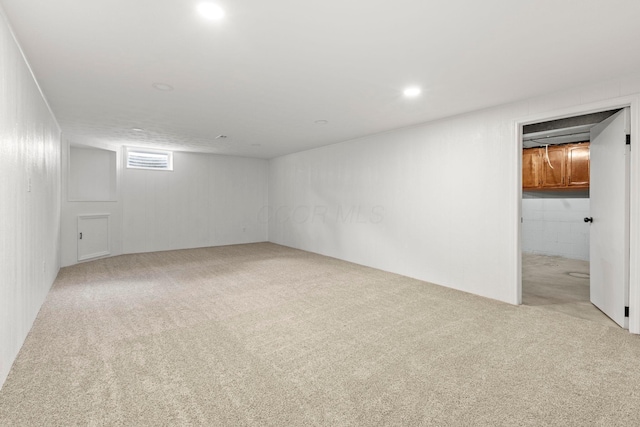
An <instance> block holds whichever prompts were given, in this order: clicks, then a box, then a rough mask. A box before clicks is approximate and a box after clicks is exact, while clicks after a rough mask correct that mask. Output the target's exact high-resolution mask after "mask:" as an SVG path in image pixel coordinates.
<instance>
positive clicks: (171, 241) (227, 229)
mask: <svg viewBox="0 0 640 427" xmlns="http://www.w3.org/2000/svg"><path fill="white" fill-rule="evenodd" d="M122 181H123V185H122V203H123V250H124V253H136V252H152V251H162V250H169V249H182V248H195V247H205V246H218V245H230V244H238V243H251V242H263V241H266V240H267V224H266V223H265V222H264V221H260V220H259V218H258V214H259V212H260V210H261V208H262V207H263V206H265V205H266V204H267V197H268V193H267V191H268V185H267V181H268V162H267V161H266V160H263V159H249V158H243V157H231V156H219V155H213V154H196V153H183V152H176V153H174V158H173V171H150V170H140V169H124V171H123V178H122Z"/></svg>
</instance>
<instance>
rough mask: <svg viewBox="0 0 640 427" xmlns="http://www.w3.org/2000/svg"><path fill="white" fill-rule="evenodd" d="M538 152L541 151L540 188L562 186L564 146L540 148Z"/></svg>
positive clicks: (563, 179)
mask: <svg viewBox="0 0 640 427" xmlns="http://www.w3.org/2000/svg"><path fill="white" fill-rule="evenodd" d="M540 151H542V188H557V187H562V186H564V183H565V178H566V163H567V153H566V149H565V146H563V145H554V146H549V147H548V148H541V149H540Z"/></svg>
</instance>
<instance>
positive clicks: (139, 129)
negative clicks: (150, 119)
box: [131, 128, 144, 132]
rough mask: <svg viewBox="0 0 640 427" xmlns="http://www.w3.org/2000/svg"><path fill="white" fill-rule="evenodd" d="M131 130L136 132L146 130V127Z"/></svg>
mask: <svg viewBox="0 0 640 427" xmlns="http://www.w3.org/2000/svg"><path fill="white" fill-rule="evenodd" d="M131 130H132V131H134V132H144V129H142V128H131Z"/></svg>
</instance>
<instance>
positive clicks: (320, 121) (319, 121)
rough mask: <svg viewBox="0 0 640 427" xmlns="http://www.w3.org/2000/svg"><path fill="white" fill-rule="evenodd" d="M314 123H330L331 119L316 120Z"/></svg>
mask: <svg viewBox="0 0 640 427" xmlns="http://www.w3.org/2000/svg"><path fill="white" fill-rule="evenodd" d="M314 123H315V124H317V125H326V124H328V123H329V120H316V121H315V122H314Z"/></svg>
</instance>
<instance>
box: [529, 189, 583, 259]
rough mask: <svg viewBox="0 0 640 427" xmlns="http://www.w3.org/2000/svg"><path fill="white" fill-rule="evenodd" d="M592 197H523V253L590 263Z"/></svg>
mask: <svg viewBox="0 0 640 427" xmlns="http://www.w3.org/2000/svg"><path fill="white" fill-rule="evenodd" d="M588 216H590V215H589V198H588V197H587V196H586V195H580V196H573V197H566V196H565V195H563V194H549V193H546V194H545V193H534V192H527V193H524V194H523V199H522V219H523V222H522V251H523V252H528V253H535V254H544V255H558V256H563V257H566V258H571V259H581V260H585V261H588V260H589V224H588V223H585V222H584V218H585V217H588Z"/></svg>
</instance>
